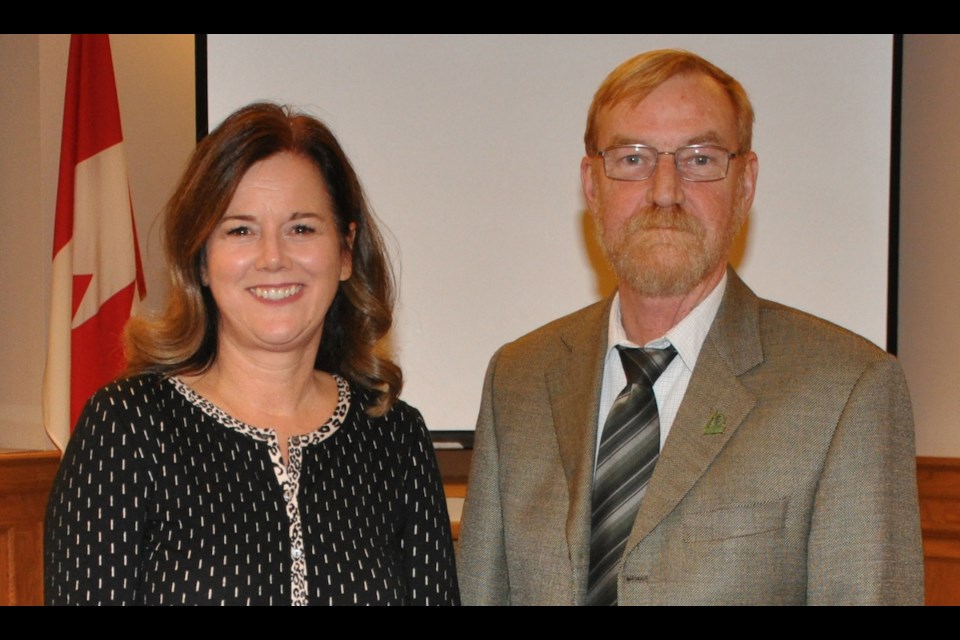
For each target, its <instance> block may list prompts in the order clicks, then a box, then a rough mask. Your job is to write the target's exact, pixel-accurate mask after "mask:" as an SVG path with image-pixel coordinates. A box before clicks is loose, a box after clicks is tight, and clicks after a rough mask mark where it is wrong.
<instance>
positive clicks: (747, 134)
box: [583, 49, 754, 156]
mask: <svg viewBox="0 0 960 640" xmlns="http://www.w3.org/2000/svg"><path fill="white" fill-rule="evenodd" d="M685 73H702V74H704V75H706V76H708V77H710V78H713V79H714V80H716V81H717V83H719V84H720V86H721V87H723V90H724V91H726V93H727V95H728V96H729V97H730V102H731V103H733V110H734V113H735V114H736V117H737V145H738V147H739V148H738V149H736V152H737V153H746V152H748V151H750V150H751V146H752V145H753V119H754V114H753V105H751V104H750V98H749V97H747V92H746V90H745V89H744V88H743V85H741V84H740V83H739V82H737V80H736V78H734V77H733V76H731V75H730V74H729V73H727V72H726V71H724V70H723V69H721V68H720V67H718V66H717V65H715V64H713V63H712V62H710V61H708V60H705V59H703V58H701V57H700V56H698V55H697V54H695V53H691V52H689V51H684V50H683V49H656V50H654V51H647V52H646V53H641V54H640V55H637V56H634V57H632V58H630V59H629V60H626V61H625V62H623V63H621V64H620V66H618V67H617V68H616V69H614V70H613V71H611V72H610V75H608V76H607V77H606V79H604V81H603V83H602V84H601V85H600V88H599V89H597V92H596V93H595V94H594V96H593V102H592V103H591V105H590V111H589V112H588V114H587V127H586V131H585V132H584V134H583V144H584V147H585V148H586V151H587V155H588V156H592V155H596V153H597V151H599V149H597V118H598V117H599V115H600V113H601V112H602V111H605V110H607V109H611V108H613V107H614V106H616V105H617V104H619V103H620V102H622V101H624V100H632V101H633V103H634V104H639V103H640V101H641V100H643V99H644V98H646V97H647V96H648V95H649V94H650V92H651V91H653V90H654V89H656V88H657V87H659V86H660V85H661V84H663V83H664V82H666V81H667V80H669V79H670V78H672V77H674V76H678V75H682V74H685Z"/></svg>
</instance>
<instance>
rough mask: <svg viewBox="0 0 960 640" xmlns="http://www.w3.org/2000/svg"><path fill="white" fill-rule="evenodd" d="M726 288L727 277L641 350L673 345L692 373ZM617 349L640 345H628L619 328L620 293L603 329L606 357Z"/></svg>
mask: <svg viewBox="0 0 960 640" xmlns="http://www.w3.org/2000/svg"><path fill="white" fill-rule="evenodd" d="M726 288H727V274H726V272H724V274H723V277H722V278H721V279H720V282H718V283H717V286H715V287H714V288H713V291H711V292H710V293H709V294H707V297H706V298H704V299H703V300H701V301H700V304H698V305H697V306H696V307H694V308H693V311H691V312H690V313H688V314H687V316H686V317H685V318H684V319H683V320H681V321H680V322H679V323H677V324H676V325H675V326H674V327H672V328H671V329H670V330H668V331H667V332H666V333H665V334H664V335H663V336H662V337H660V338H657V339H656V340H652V341H650V342H648V343H647V344H645V345H643V346H644V347H649V348H653V349H663V348H664V347H666V346H668V345H673V348H674V349H676V350H677V356H678V357H679V359H680V360H681V361H682V362H683V364H684V366H686V367H687V369H688V370H690V371H693V368H694V367H695V366H697V358H699V357H700V348H701V347H703V341H704V340H706V338H707V334H708V333H709V332H710V326H711V325H712V324H713V319H714V318H715V317H716V316H717V311H718V310H719V309H720V302H721V301H722V300H723V292H724V291H725V290H726ZM618 345H623V346H627V347H638V346H640V345H637V344H634V343H632V342H631V341H630V340H629V339H628V338H627V332H626V330H625V329H624V328H623V319H622V315H621V313H620V293H619V292H617V294H616V295H615V296H614V297H613V304H612V305H611V306H610V319H609V325H608V329H607V355H608V356H609V355H610V351H611V350H613V349H616V348H617V346H618Z"/></svg>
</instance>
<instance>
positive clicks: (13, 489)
mask: <svg viewBox="0 0 960 640" xmlns="http://www.w3.org/2000/svg"><path fill="white" fill-rule="evenodd" d="M461 456H463V457H465V458H466V459H465V460H451V459H450V458H453V457H454V456H450V455H449V454H447V455H440V456H438V457H439V458H440V459H441V461H440V465H441V470H442V472H443V475H444V480H445V484H446V485H447V491H448V499H449V500H450V502H451V503H452V504H451V506H452V507H453V506H454V505H456V506H459V505H460V504H462V499H463V494H464V490H465V488H466V486H465V480H466V479H465V478H464V471H463V470H464V469H465V468H467V467H468V465H469V457H468V456H469V453H460V454H459V455H457V456H456V457H457V458H459V457H461ZM451 462H454V463H455V464H451ZM59 463H60V457H59V454H58V453H57V452H55V451H53V452H30V453H9V452H7V453H4V452H0V605H17V604H40V603H42V602H43V516H44V511H45V509H46V503H47V494H48V493H49V491H50V485H51V483H52V481H53V476H54V474H55V473H56V470H57V466H58V465H59ZM917 481H918V488H919V493H920V520H921V525H922V527H923V548H924V560H925V563H924V564H925V571H926V590H927V594H926V601H927V604H928V605H960V459H957V458H931V457H921V458H918V459H917ZM458 511H459V509H456V508H452V509H451V516H453V520H454V532H455V535H456V533H458V529H459V513H458Z"/></svg>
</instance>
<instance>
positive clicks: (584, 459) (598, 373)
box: [546, 300, 611, 603]
mask: <svg viewBox="0 0 960 640" xmlns="http://www.w3.org/2000/svg"><path fill="white" fill-rule="evenodd" d="M610 304H611V301H610V300H607V301H604V302H602V303H599V304H597V305H594V306H593V307H591V308H590V309H589V310H588V312H587V313H585V314H584V316H583V319H582V320H583V321H582V322H581V323H579V324H577V325H576V326H573V327H569V328H568V329H567V330H566V331H564V332H562V333H561V334H560V335H559V342H560V344H559V345H558V347H559V349H558V357H557V358H556V359H555V360H554V361H553V362H552V364H551V365H550V366H549V368H548V370H547V372H546V382H547V389H548V390H549V395H550V411H551V414H552V419H553V424H554V428H555V429H556V435H557V445H558V448H559V451H560V460H561V463H562V465H563V471H564V475H565V477H566V482H567V488H568V495H569V499H570V507H569V511H568V512H567V522H566V527H567V543H568V544H569V549H570V564H571V568H572V569H573V585H574V594H573V601H574V602H576V603H581V602H582V601H583V598H584V593H585V590H586V583H587V572H588V571H589V562H590V505H591V498H590V495H591V491H592V487H593V466H594V457H595V451H596V443H597V413H598V411H599V403H600V385H601V380H602V376H603V359H604V351H605V349H606V344H607V319H608V318H609V313H610Z"/></svg>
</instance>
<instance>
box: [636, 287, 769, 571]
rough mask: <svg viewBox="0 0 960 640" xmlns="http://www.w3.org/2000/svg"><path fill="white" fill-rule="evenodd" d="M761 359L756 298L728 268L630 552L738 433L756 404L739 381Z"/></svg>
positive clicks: (644, 505)
mask: <svg viewBox="0 0 960 640" xmlns="http://www.w3.org/2000/svg"><path fill="white" fill-rule="evenodd" d="M762 360H763V352H762V349H761V345H760V335H759V303H758V300H757V298H756V296H754V295H753V293H752V292H751V291H750V290H749V289H748V288H747V286H746V285H745V284H743V282H742V281H741V280H740V279H739V278H738V277H737V276H736V274H735V273H733V271H732V270H730V271H728V281H727V289H726V291H725V292H724V299H723V302H722V303H721V305H720V309H719V311H718V312H717V317H716V318H715V319H714V323H713V326H712V327H711V328H710V332H709V334H708V335H707V338H706V340H705V341H704V343H703V347H702V349H701V351H700V356H699V358H698V360H697V365H696V368H695V370H694V372H693V376H692V377H691V379H690V385H689V386H688V387H687V391H686V394H685V395H684V398H683V403H682V404H681V406H680V411H679V412H678V413H677V417H676V419H675V420H674V423H673V426H672V427H671V429H670V434H669V436H668V437H667V440H666V442H665V443H664V447H663V450H662V451H661V453H660V458H659V460H658V461H657V467H656V470H655V471H654V474H653V477H652V478H651V480H650V485H649V486H648V488H647V493H646V494H645V495H644V498H643V502H642V503H641V505H640V511H639V513H638V514H637V520H636V522H635V523H634V527H633V530H632V532H631V534H630V538H629V540H628V541H627V553H629V552H630V550H632V549H633V548H634V547H636V545H637V544H639V543H640V542H641V541H642V540H643V538H645V537H646V536H647V535H648V534H649V533H650V532H651V531H652V530H653V529H654V528H655V527H656V526H657V525H658V524H659V523H660V522H661V521H662V520H663V519H664V518H666V517H667V516H668V515H669V514H670V513H671V512H672V511H673V510H674V509H675V508H676V506H677V504H679V502H680V501H681V500H682V499H683V498H684V496H686V495H687V493H688V492H689V491H690V489H691V488H692V487H693V485H694V484H695V483H696V482H697V481H698V480H699V479H700V478H701V477H702V476H703V474H704V473H705V472H706V471H707V469H708V468H709V467H710V465H711V464H712V462H713V460H714V458H716V456H717V455H718V454H719V453H720V451H721V450H722V449H723V448H724V446H725V445H726V443H727V442H728V441H729V440H730V438H732V437H733V435H734V434H735V433H736V432H737V429H738V428H739V427H740V425H741V423H742V422H743V420H744V418H746V417H747V415H748V414H749V413H750V411H751V410H752V409H753V407H754V405H755V404H756V398H755V397H754V396H753V394H752V393H751V392H750V391H748V390H747V389H746V388H745V387H744V386H743V385H742V384H741V383H740V381H739V379H738V377H739V376H740V375H742V374H743V373H745V372H746V371H748V370H749V369H751V368H753V367H754V366H756V365H757V364H759V363H760V362H761V361H762Z"/></svg>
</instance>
